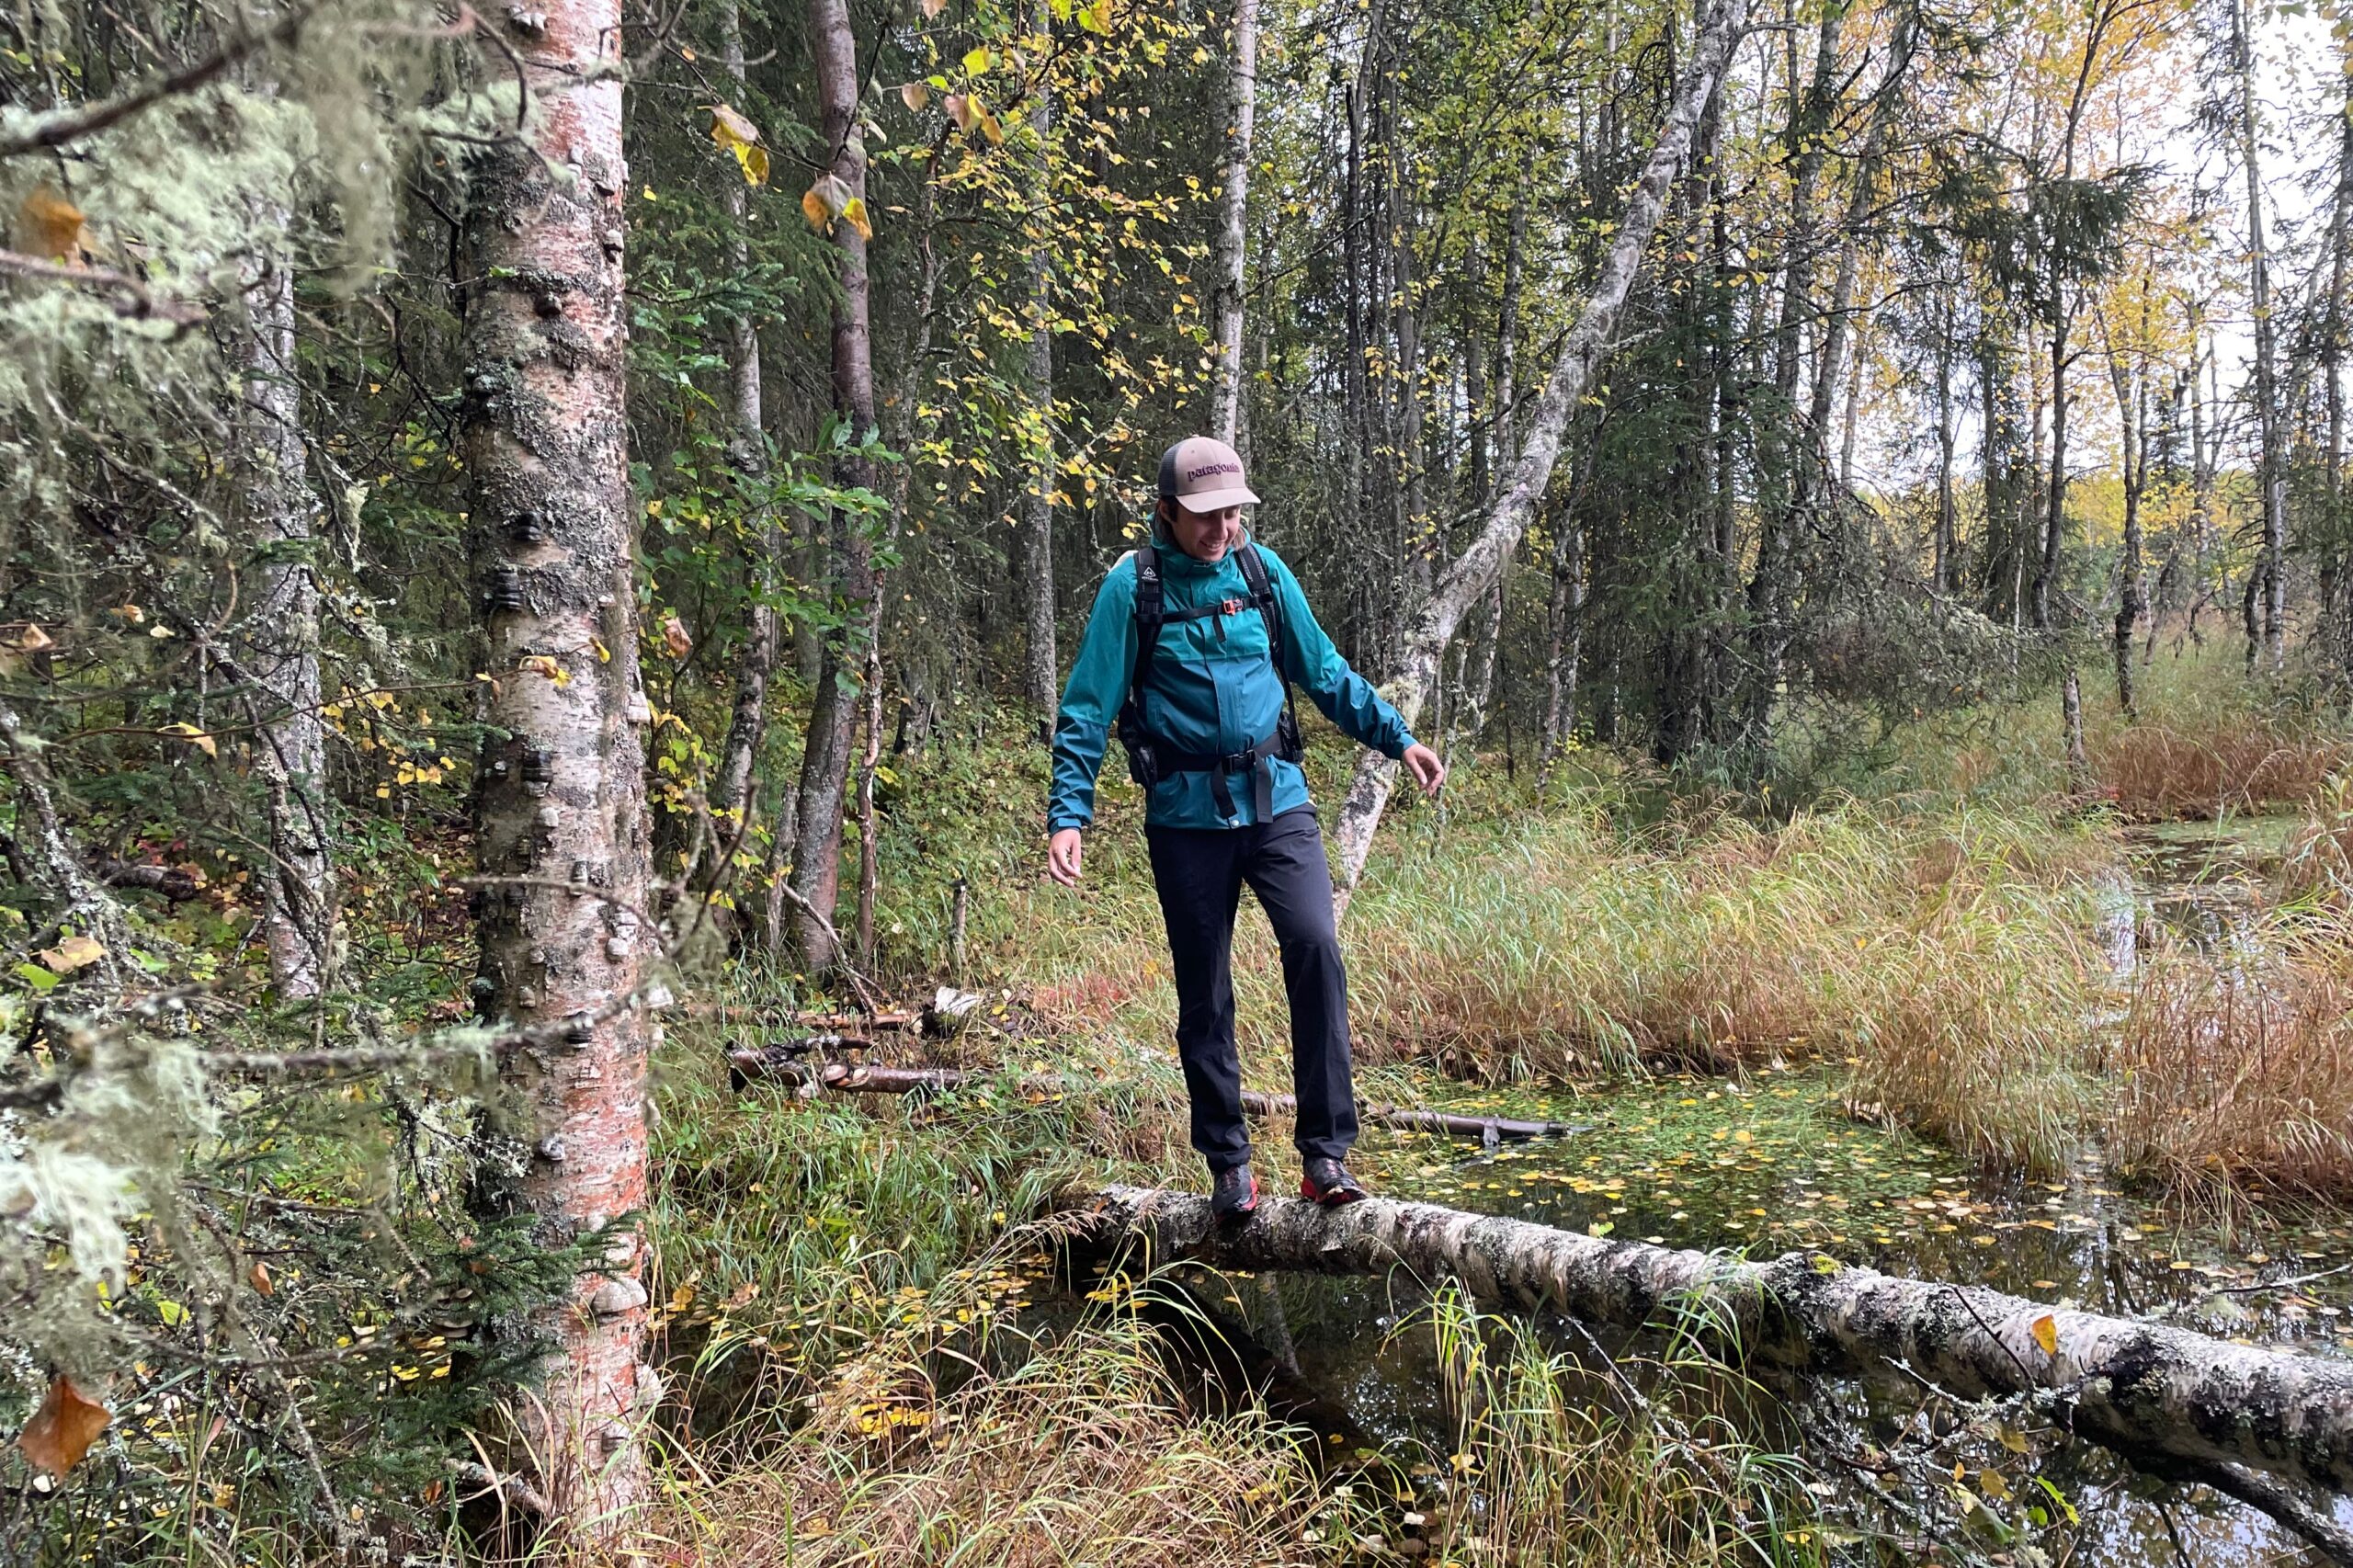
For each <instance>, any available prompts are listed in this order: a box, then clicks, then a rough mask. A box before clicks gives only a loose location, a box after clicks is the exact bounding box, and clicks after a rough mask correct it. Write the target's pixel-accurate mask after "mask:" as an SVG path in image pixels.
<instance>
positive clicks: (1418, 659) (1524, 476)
mask: <svg viewBox="0 0 2353 1568" xmlns="http://www.w3.org/2000/svg"><path fill="white" fill-rule="evenodd" d="M1746 13H1747V6H1746V0H1714V3H1713V4H1711V6H1710V7H1709V9H1708V12H1707V19H1706V22H1705V24H1704V25H1703V26H1702V28H1700V31H1699V38H1698V40H1696V41H1695V42H1694V44H1693V46H1692V51H1691V59H1690V62H1689V63H1688V66H1687V67H1686V71H1685V74H1684V77H1683V80H1682V81H1681V82H1679V83H1678V84H1677V88H1676V95H1675V101H1674V104H1673V105H1672V107H1671V108H1669V109H1668V110H1667V115H1666V119H1665V123H1664V124H1662V125H1661V126H1660V128H1659V135H1658V142H1657V143H1656V144H1655V145H1654V147H1653V148H1652V149H1651V155H1650V158H1649V160H1648V161H1647V162H1645V163H1644V164H1643V172H1642V176H1641V177H1640V178H1639V179H1637V180H1636V182H1635V185H1634V190H1633V194H1632V196H1631V198H1630V199H1628V201H1627V203H1626V213H1625V217H1624V218H1623V220H1622V221H1621V222H1620V224H1619V228H1618V233H1617V234H1616V236H1615V237H1614V238H1613V239H1612V240H1611V241H1610V244H1609V251H1608V255H1607V256H1605V257H1604V258H1603V261H1602V264H1601V275H1600V277H1599V278H1597V280H1596V282H1595V285H1594V290H1593V293H1592V294H1591V296H1590V297H1588V298H1587V299H1586V303H1585V309H1584V311H1583V312H1581V313H1580V314H1579V315H1578V317H1577V322H1576V324H1575V325H1574V327H1572V328H1571V329H1570V331H1569V334H1568V336H1567V337H1566V338H1564V339H1563V342H1562V345H1561V351H1560V354H1559V357H1558V358H1556V359H1555V360H1554V362H1553V365H1552V375H1551V377H1550V378H1549V379H1548V380H1547V381H1546V382H1545V384H1544V392H1543V395H1542V396H1541V397H1540V398H1539V399H1538V400H1537V404H1536V409H1535V412H1534V414H1533V415H1531V416H1530V417H1529V423H1528V429H1527V432H1526V434H1525V435H1524V436H1523V437H1522V438H1521V446H1520V452H1519V460H1518V462H1516V463H1514V464H1513V465H1512V471H1511V477H1510V479H1509V481H1508V482H1507V483H1506V484H1505V485H1504V487H1503V491H1502V493H1501V494H1499V495H1498V496H1497V497H1496V500H1495V506H1494V508H1493V509H1492V510H1491V511H1490V512H1489V513H1488V514H1487V518H1486V522H1485V524H1484V526H1483V528H1481V530H1480V533H1479V536H1478V537H1477V538H1476V539H1474V540H1472V542H1471V545H1470V548H1469V549H1467V550H1465V551H1463V552H1462V554H1461V556H1459V557H1458V558H1456V560H1455V561H1454V562H1453V564H1451V565H1450V566H1449V567H1448V568H1447V570H1446V573H1445V575H1444V576H1443V577H1442V578H1440V579H1439V581H1438V583H1437V584H1436V585H1435V586H1434V588H1433V590H1432V592H1431V594H1430V597H1429V602H1428V603H1427V605H1425V606H1424V607H1423V608H1422V610H1421V613H1420V614H1419V615H1417V616H1416V617H1415V620H1414V624H1413V626H1412V628H1411V629H1410V630H1409V631H1407V632H1406V634H1405V638H1404V649H1403V656H1402V658H1401V660H1400V665H1399V672H1398V675H1397V676H1396V678H1395V679H1393V680H1392V681H1391V682H1390V683H1389V688H1390V689H1389V697H1390V699H1391V700H1392V702H1394V703H1395V704H1396V705H1397V710H1398V711H1399V712H1400V713H1402V714H1403V715H1404V719H1405V722H1406V723H1407V724H1408V725H1411V724H1413V723H1414V722H1415V721H1416V720H1418V719H1419V718H1420V717H1421V712H1422V707H1423V705H1424V704H1425V703H1427V701H1428V700H1429V699H1430V696H1431V693H1432V692H1433V691H1434V690H1435V689H1436V687H1437V685H1438V672H1439V669H1440V667H1441V664H1442V661H1443V660H1444V659H1445V656H1446V649H1447V644H1448V643H1449V642H1452V641H1453V638H1454V632H1455V629H1456V628H1457V627H1458V626H1459V625H1461V620H1462V618H1463V616H1464V615H1465V614H1466V613H1467V612H1468V611H1469V610H1470V608H1471V607H1472V605H1473V604H1476V603H1477V602H1478V600H1479V598H1480V597H1481V596H1483V594H1485V593H1486V592H1487V591H1488V589H1489V588H1490V587H1492V586H1493V585H1495V582H1496V581H1497V580H1498V578H1500V577H1501V575H1502V574H1503V570H1504V563H1505V562H1506V561H1508V560H1510V558H1511V554H1512V551H1514V550H1515V549H1517V548H1518V544H1519V540H1520V536H1521V535H1522V534H1524V533H1525V532H1527V530H1528V523H1529V518H1530V517H1532V516H1533V515H1534V514H1535V510H1536V506H1537V504H1538V503H1539V502H1540V500H1541V499H1542V497H1543V494H1544V491H1545V488H1546V487H1547V485H1549V484H1550V483H1551V482H1552V465H1553V462H1554V460H1556V459H1557V458H1558V457H1559V455H1560V450H1561V437H1562V436H1563V434H1564V433H1565V432H1566V430H1567V428H1568V424H1569V418H1570V415H1572V414H1574V412H1575V410H1576V408H1577V406H1578V404H1579V403H1580V402H1581V401H1582V400H1583V399H1584V397H1585V392H1586V387H1587V386H1588V385H1590V384H1591V382H1592V380H1593V373H1594V370H1595V369H1596V368H1597V366H1599V364H1600V363H1601V360H1602V357H1603V355H1604V354H1605V353H1607V352H1608V347H1609V338H1610V335H1611V333H1612V332H1613V331H1614V330H1615V329H1616V327H1617V324H1618V316H1619V312H1620V311H1621V310H1623V309H1624V308H1625V304H1626V295H1627V293H1628V291H1629V290H1631V289H1632V287H1633V283H1634V274H1635V272H1636V271H1637V270H1638V269H1639V268H1640V267H1641V265H1642V259H1643V249H1644V248H1645V247H1646V246H1647V245H1648V244H1650V238H1651V232H1652V231H1653V230H1654V229H1655V228H1656V227H1657V226H1658V219H1659V213H1660V212H1661V211H1662V210H1664V209H1665V204H1666V194H1667V190H1668V187H1670V186H1671V185H1672V184H1673V182H1674V179H1675V176H1676V171H1677V169H1678V168H1680V167H1681V166H1682V164H1683V159H1684V154H1685V153H1687V152H1688V151H1689V149H1690V145H1691V136H1692V131H1693V129H1694V128H1695V127H1696V126H1697V125H1698V123H1699V115H1700V113H1701V111H1702V110H1703V109H1705V108H1706V107H1707V104H1708V100H1709V99H1710V98H1711V97H1713V95H1714V93H1715V90H1716V85H1717V83H1718V82H1719V81H1721V80H1722V76H1723V73H1724V69H1725V66H1726V63H1727V62H1729V61H1730V59H1731V58H1732V51H1733V47H1734V45H1736V44H1737V43H1738V42H1739V40H1740V37H1741V31H1742V25H1743V21H1744V18H1745V16H1746ZM1396 781H1397V765H1396V764H1395V763H1394V762H1392V761H1391V760H1390V759H1389V758H1387V757H1385V756H1378V755H1375V754H1370V753H1369V754H1367V755H1366V756H1365V758H1364V760H1363V761H1362V762H1361V763H1359V764H1358V767H1357V772H1356V778H1355V779H1354V781H1353V782H1352V783H1351V784H1350V785H1349V788H1348V795H1347V800H1346V801H1344V802H1342V804H1341V807H1340V817H1339V822H1338V824H1336V827H1335V829H1334V835H1333V836H1334V837H1335V838H1336V839H1337V840H1338V843H1339V850H1340V853H1339V864H1340V876H1339V881H1338V887H1337V891H1336V893H1335V895H1334V902H1335V903H1336V905H1337V907H1338V910H1339V911H1340V912H1341V913H1343V914H1345V913H1346V911H1347V901H1348V896H1349V894H1350V893H1352V892H1354V891H1355V889H1356V885H1357V882H1358V879H1359V878H1360V877H1362V875H1363V874H1364V864H1365V859H1366V857H1367V856H1368V855H1370V853H1371V850H1372V836H1373V834H1374V832H1375V831H1376V830H1377V829H1378V828H1379V827H1380V825H1381V812H1382V811H1383V810H1384V809H1385V808H1386V807H1387V805H1388V803H1389V791H1390V790H1391V789H1392V788H1393V787H1394V785H1395V784H1396Z"/></svg>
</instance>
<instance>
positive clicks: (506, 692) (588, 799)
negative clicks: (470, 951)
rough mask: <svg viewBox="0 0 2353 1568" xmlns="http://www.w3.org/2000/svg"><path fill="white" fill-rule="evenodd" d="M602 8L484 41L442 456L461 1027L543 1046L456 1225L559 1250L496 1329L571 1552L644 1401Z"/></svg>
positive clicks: (631, 807) (631, 589) (610, 1520)
mask: <svg viewBox="0 0 2353 1568" xmlns="http://www.w3.org/2000/svg"><path fill="white" fill-rule="evenodd" d="M620 11H621V8H620V0H550V3H549V4H548V5H547V6H546V7H545V8H544V10H541V11H535V12H531V13H525V12H521V11H517V12H516V13H515V14H514V16H513V17H507V18H505V19H503V20H502V21H501V22H499V23H497V24H495V25H497V26H500V27H502V28H505V29H506V40H505V41H506V46H507V47H509V48H511V49H512V51H514V53H515V54H516V56H517V58H518V59H519V60H520V61H521V63H522V68H523V69H524V70H525V71H526V72H527V73H528V75H529V81H530V84H531V86H532V89H533V94H534V97H533V103H532V110H531V114H530V117H529V122H528V129H527V131H525V133H524V139H523V140H521V141H518V142H512V143H505V144H498V145H492V146H486V147H484V148H483V149H482V150H481V151H479V152H478V153H477V154H476V156H475V161H474V166H473V179H472V189H471V194H470V199H469V202H468V207H467V222H466V232H465V239H466V244H467V246H468V250H469V256H468V267H467V273H466V275H467V276H468V277H469V278H471V279H472V284H471V285H470V287H469V290H468V291H467V296H466V299H465V302H464V308H465V336H464V348H465V354H466V359H465V364H466V371H465V379H466V388H467V397H466V403H465V407H464V411H463V443H464V453H465V463H466V470H467V472H468V473H469V474H470V475H471V476H472V539H471V547H472V557H473V563H474V568H475V571H476V573H477V574H478V578H477V582H478V587H479V591H480V593H481V595H482V605H483V619H484V630H485V642H486V644H487V674H488V676H489V677H490V684H489V686H488V687H487V690H488V692H489V694H490V695H489V700H488V704H487V711H486V712H485V714H484V718H485V719H486V721H487V722H488V724H489V726H490V730H491V734H492V736H493V738H492V739H490V740H489V741H487V742H486V743H485V744H484V748H483V766H482V768H481V776H480V778H481V781H480V784H479V786H478V790H477V794H476V797H475V817H476V828H477V843H478V846H479V847H478V854H479V858H480V863H481V868H482V872H483V886H482V888H481V890H480V891H479V892H478V893H477V903H476V915H475V923H476V931H477V933H478V936H479V939H480V943H481V966H482V967H481V978H480V980H479V981H478V982H477V988H478V994H479V997H480V1003H481V1007H482V1011H483V1013H484V1014H485V1015H486V1016H487V1017H491V1018H494V1019H500V1020H503V1021H505V1022H506V1024H508V1025H510V1026H516V1027H521V1028H541V1029H544V1030H546V1031H547V1034H548V1035H549V1036H550V1037H551V1039H552V1040H553V1041H554V1042H555V1043H553V1044H551V1045H549V1046H547V1047H546V1048H544V1049H537V1050H529V1051H512V1052H509V1053H507V1054H506V1056H505V1057H504V1058H503V1061H502V1086H503V1088H504V1091H505V1092H504V1093H503V1094H502V1095H501V1096H499V1097H498V1098H496V1099H495V1100H494V1101H493V1102H492V1103H491V1104H490V1105H489V1106H488V1107H486V1108H485V1109H484V1112H483V1120H482V1124H481V1127H480V1130H479V1134H478V1137H479V1148H478V1151H477V1159H476V1162H475V1178H474V1180H475V1187H474V1192H473V1195H472V1198H473V1203H474V1206H475V1209H476V1210H477V1212H481V1213H484V1214H487V1215H490V1216H494V1217H503V1216H508V1215H528V1216H529V1218H530V1221H531V1223H532V1234H533V1238H534V1241H535V1243H536V1244H538V1245H539V1246H540V1248H541V1249H542V1250H543V1251H544V1252H546V1253H550V1254H555V1253H560V1252H562V1251H563V1250H565V1249H573V1248H578V1249H581V1251H580V1252H579V1253H578V1254H577V1255H576V1256H579V1258H580V1272H579V1273H578V1275H577V1276H576V1278H574V1283H573V1286H572V1288H571V1290H568V1291H566V1292H564V1293H563V1296H562V1297H561V1298H560V1299H558V1300H556V1301H551V1302H549V1303H547V1304H546V1305H545V1307H544V1308H542V1309H541V1310H540V1311H538V1312H534V1313H532V1314H530V1315H529V1317H528V1318H526V1319H523V1320H521V1321H516V1322H508V1323H502V1324H497V1325H496V1333H497V1334H498V1335H499V1336H500V1337H502V1338H504V1339H505V1340H506V1341H507V1345H506V1348H509V1349H520V1348H522V1347H524V1346H526V1345H539V1346H545V1347H547V1348H548V1349H549V1350H550V1351H551V1358H550V1359H549V1361H548V1362H547V1363H546V1366H547V1370H546V1371H545V1372H544V1373H543V1374H542V1375H541V1377H540V1380H539V1381H538V1383H537V1386H535V1387H534V1388H532V1389H530V1390H528V1391H526V1392H525V1394H524V1396H523V1397H522V1399H521V1400H520V1401H519V1405H518V1415H517V1422H518V1427H519V1430H518V1431H517V1433H516V1434H515V1436H516V1437H517V1447H518V1449H519V1451H518V1452H517V1454H515V1455H514V1456H513V1457H512V1459H511V1460H509V1461H508V1462H509V1463H510V1465H511V1466H512V1467H513V1468H515V1469H517V1470H519V1471H521V1472H522V1475H523V1478H524V1479H526V1480H528V1481H529V1483H531V1485H532V1486H533V1487H534V1488H535V1489H536V1490H537V1491H538V1492H539V1493H540V1494H542V1495H544V1496H545V1497H546V1498H547V1499H549V1501H550V1502H551V1504H552V1505H553V1506H554V1509H555V1511H556V1513H557V1515H558V1516H559V1517H560V1519H561V1522H562V1528H563V1529H564V1530H565V1531H566V1532H567V1533H570V1534H573V1535H574V1536H587V1537H597V1538H605V1539H609V1538H611V1537H613V1536H615V1535H617V1534H619V1533H620V1532H622V1531H623V1530H624V1529H626V1528H628V1526H629V1523H630V1521H631V1517H632V1516H633V1515H634V1513H635V1512H636V1511H637V1510H638V1509H639V1507H640V1506H642V1504H643V1503H644V1501H645V1499H646V1496H647V1471H646V1464H645V1458H644V1453H643V1445H642V1441H641V1437H642V1429H643V1426H644V1424H645V1421H646V1418H647V1417H648V1416H649V1415H651V1412H652V1406H653V1404H654V1402H655V1401H656V1400H657V1399H658V1398H659V1396H660V1386H661V1385H660V1381H659V1379H658V1377H657V1376H656V1375H655V1373H654V1370H653V1369H652V1368H650V1367H647V1366H645V1365H643V1364H642V1352H643V1347H644V1341H645V1326H646V1325H645V1301H646V1291H645V1286H644V1284H643V1274H644V1269H645V1267H646V1248H645V1245H644V1241H643V1237H642V1233H640V1231H639V1230H638V1227H637V1225H636V1223H635V1222H634V1221H631V1220H629V1219H627V1217H628V1216H631V1215H634V1214H638V1213H641V1212H642V1211H643V1210H644V1209H645V1208H646V1205H647V1196H646V1161H645V1132H646V1124H645V1063H646V1057H647V1051H648V1048H649V1045H650V1037H651V1035H652V1033H653V1028H652V1025H651V1023H650V1020H649V1018H648V1017H647V1014H646V1013H645V1011H644V1010H643V1008H642V1006H640V1005H639V1004H638V1002H637V1000H636V994H637V991H638V987H639V983H640V979H641V974H642V965H643V962H644V958H645V950H646V947H647V945H648V943H649V942H650V940H651V939H652V932H651V931H650V929H649V928H648V926H647V925H646V922H645V920H644V917H643V915H642V910H643V908H644V904H645V895H646V891H647V884H648V881H649V859H650V854H649V849H648V845H647V836H646V819H645V798H644V745H643V736H642V730H643V726H644V725H645V724H646V722H647V721H648V719H649V718H650V710H649V709H648V706H647V703H646V699H645V695H644V692H643V689H642V686H641V684H640V680H639V672H638V627H637V609H636V606H637V596H636V592H635V579H634V566H633V554H634V548H635V543H636V521H637V508H636V505H635V501H634V497H633V495H632V494H631V489H630V483H629V469H628V454H627V445H626V429H625V424H624V410H623V395H624V387H625V381H624V360H625V352H626V342H625V339H626V326H625V322H626V319H627V318H626V317H625V316H624V314H623V311H622V306H623V301H622V244H623V234H624V233H625V225H624V222H623V220H622V215H621V199H622V193H623V191H624V190H625V188H626V187H627V185H628V171H627V169H626V168H625V166H624V165H623V161H622V150H621V76H622V73H623V68H624V62H623V56H622V53H621V47H620V28H621V14H620Z"/></svg>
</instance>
